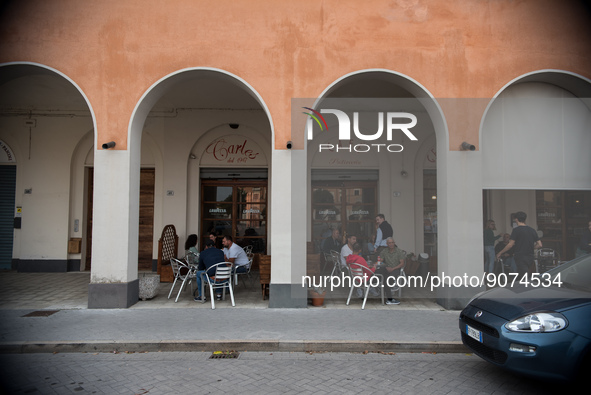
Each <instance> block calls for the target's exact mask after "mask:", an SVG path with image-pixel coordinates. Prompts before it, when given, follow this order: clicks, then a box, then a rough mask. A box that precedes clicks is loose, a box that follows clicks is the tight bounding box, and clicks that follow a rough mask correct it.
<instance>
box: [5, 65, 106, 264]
mask: <svg viewBox="0 0 591 395" xmlns="http://www.w3.org/2000/svg"><path fill="white" fill-rule="evenodd" d="M0 86H1V89H0V92H1V93H0V107H1V109H0V112H1V116H0V139H2V140H4V141H6V142H8V144H10V146H11V148H12V149H14V151H15V152H16V153H17V155H16V157H17V159H18V160H17V163H16V167H17V170H16V189H15V193H14V195H15V196H14V198H15V206H16V207H12V208H11V209H10V211H11V212H15V211H17V207H18V211H19V212H20V213H19V215H20V217H19V218H20V219H19V221H20V224H18V226H17V227H16V229H14V233H13V235H14V245H13V248H12V249H11V252H12V258H13V259H12V266H13V269H16V270H19V271H35V272H52V271H75V270H79V261H80V254H79V251H76V250H75V249H71V248H69V241H70V240H71V239H73V238H74V239H76V238H80V237H81V236H82V230H81V228H80V227H76V226H75V222H76V220H77V219H78V220H81V219H82V217H81V216H79V215H80V214H81V210H76V209H75V208H74V207H75V206H76V205H77V204H78V203H80V202H79V201H75V200H74V197H73V195H72V194H70V192H71V187H72V186H71V184H70V182H71V180H72V179H73V178H74V177H75V169H74V168H73V167H72V163H73V156H74V155H75V152H76V146H77V144H78V142H79V141H80V140H81V139H84V136H85V135H87V134H88V133H90V134H91V135H92V133H93V132H94V130H96V120H95V119H96V118H95V114H94V111H93V108H92V106H91V104H90V102H89V100H88V98H87V96H86V94H85V93H84V92H83V91H82V89H81V88H80V87H79V86H78V84H77V83H76V82H74V81H73V80H72V79H71V78H70V77H69V76H68V75H66V74H64V73H62V72H61V71H59V70H56V69H55V68H52V67H49V66H46V65H44V64H40V63H35V62H10V63H4V64H1V65H0ZM91 139H92V138H91Z"/></svg>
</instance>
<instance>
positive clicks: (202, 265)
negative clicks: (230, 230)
mask: <svg viewBox="0 0 591 395" xmlns="http://www.w3.org/2000/svg"><path fill="white" fill-rule="evenodd" d="M224 260H225V259H224V253H223V252H222V250H218V249H217V248H215V243H214V242H213V240H211V239H208V240H207V241H206V242H205V250H203V252H201V254H200V255H199V265H198V266H197V272H196V273H195V274H196V277H197V281H196V282H197V293H198V295H197V296H195V301H196V302H205V295H202V294H201V285H202V283H203V276H205V273H207V274H208V275H209V276H213V275H214V274H215V271H214V269H210V268H211V267H212V266H213V265H215V264H217V263H222V262H224Z"/></svg>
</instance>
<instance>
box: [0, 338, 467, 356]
mask: <svg viewBox="0 0 591 395" xmlns="http://www.w3.org/2000/svg"><path fill="white" fill-rule="evenodd" d="M219 350H232V351H265V352H267V351H269V352H279V351H285V352H351V353H358V352H361V353H367V352H401V353H402V352H406V353H419V352H421V353H469V352H470V351H469V350H468V348H466V347H465V346H464V345H463V344H462V342H453V341H450V342H384V341H324V340H318V341H315V340H291V341H290V340H285V341H279V340H254V341H252V340H250V341H248V340H247V341H245V340H221V341H220V340H210V341H208V340H195V341H190V340H189V341H187V340H164V341H157V340H155V341H141V342H133V341H87V342H60V341H48V342H43V343H40V342H20V343H16V342H14V343H0V354H26V353H77V352H79V353H85V352H175V351H176V352H190V351H212V352H213V351H219Z"/></svg>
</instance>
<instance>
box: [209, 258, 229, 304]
mask: <svg viewBox="0 0 591 395" xmlns="http://www.w3.org/2000/svg"><path fill="white" fill-rule="evenodd" d="M233 266H234V265H233V264H232V263H231V262H222V263H216V264H215V265H213V266H212V267H211V268H210V269H212V268H214V269H215V274H214V275H213V276H209V275H207V274H206V278H207V284H208V285H209V293H210V296H211V309H212V310H214V309H215V295H214V292H213V290H214V289H222V290H223V297H222V298H223V299H224V300H226V288H228V290H229V291H230V298H231V299H232V306H236V304H235V303H234V289H233V287H232V267H233Z"/></svg>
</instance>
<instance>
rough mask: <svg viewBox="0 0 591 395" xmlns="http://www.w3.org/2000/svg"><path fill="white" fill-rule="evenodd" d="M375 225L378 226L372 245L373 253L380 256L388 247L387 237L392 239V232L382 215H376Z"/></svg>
mask: <svg viewBox="0 0 591 395" xmlns="http://www.w3.org/2000/svg"><path fill="white" fill-rule="evenodd" d="M376 224H377V226H378V228H377V230H376V241H375V243H374V246H373V247H374V252H375V253H376V254H378V255H379V254H380V252H381V251H382V250H383V249H385V248H387V247H388V243H387V240H388V237H394V230H393V229H392V226H391V225H390V224H389V223H388V221H386V217H385V216H384V214H378V215H376Z"/></svg>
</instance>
